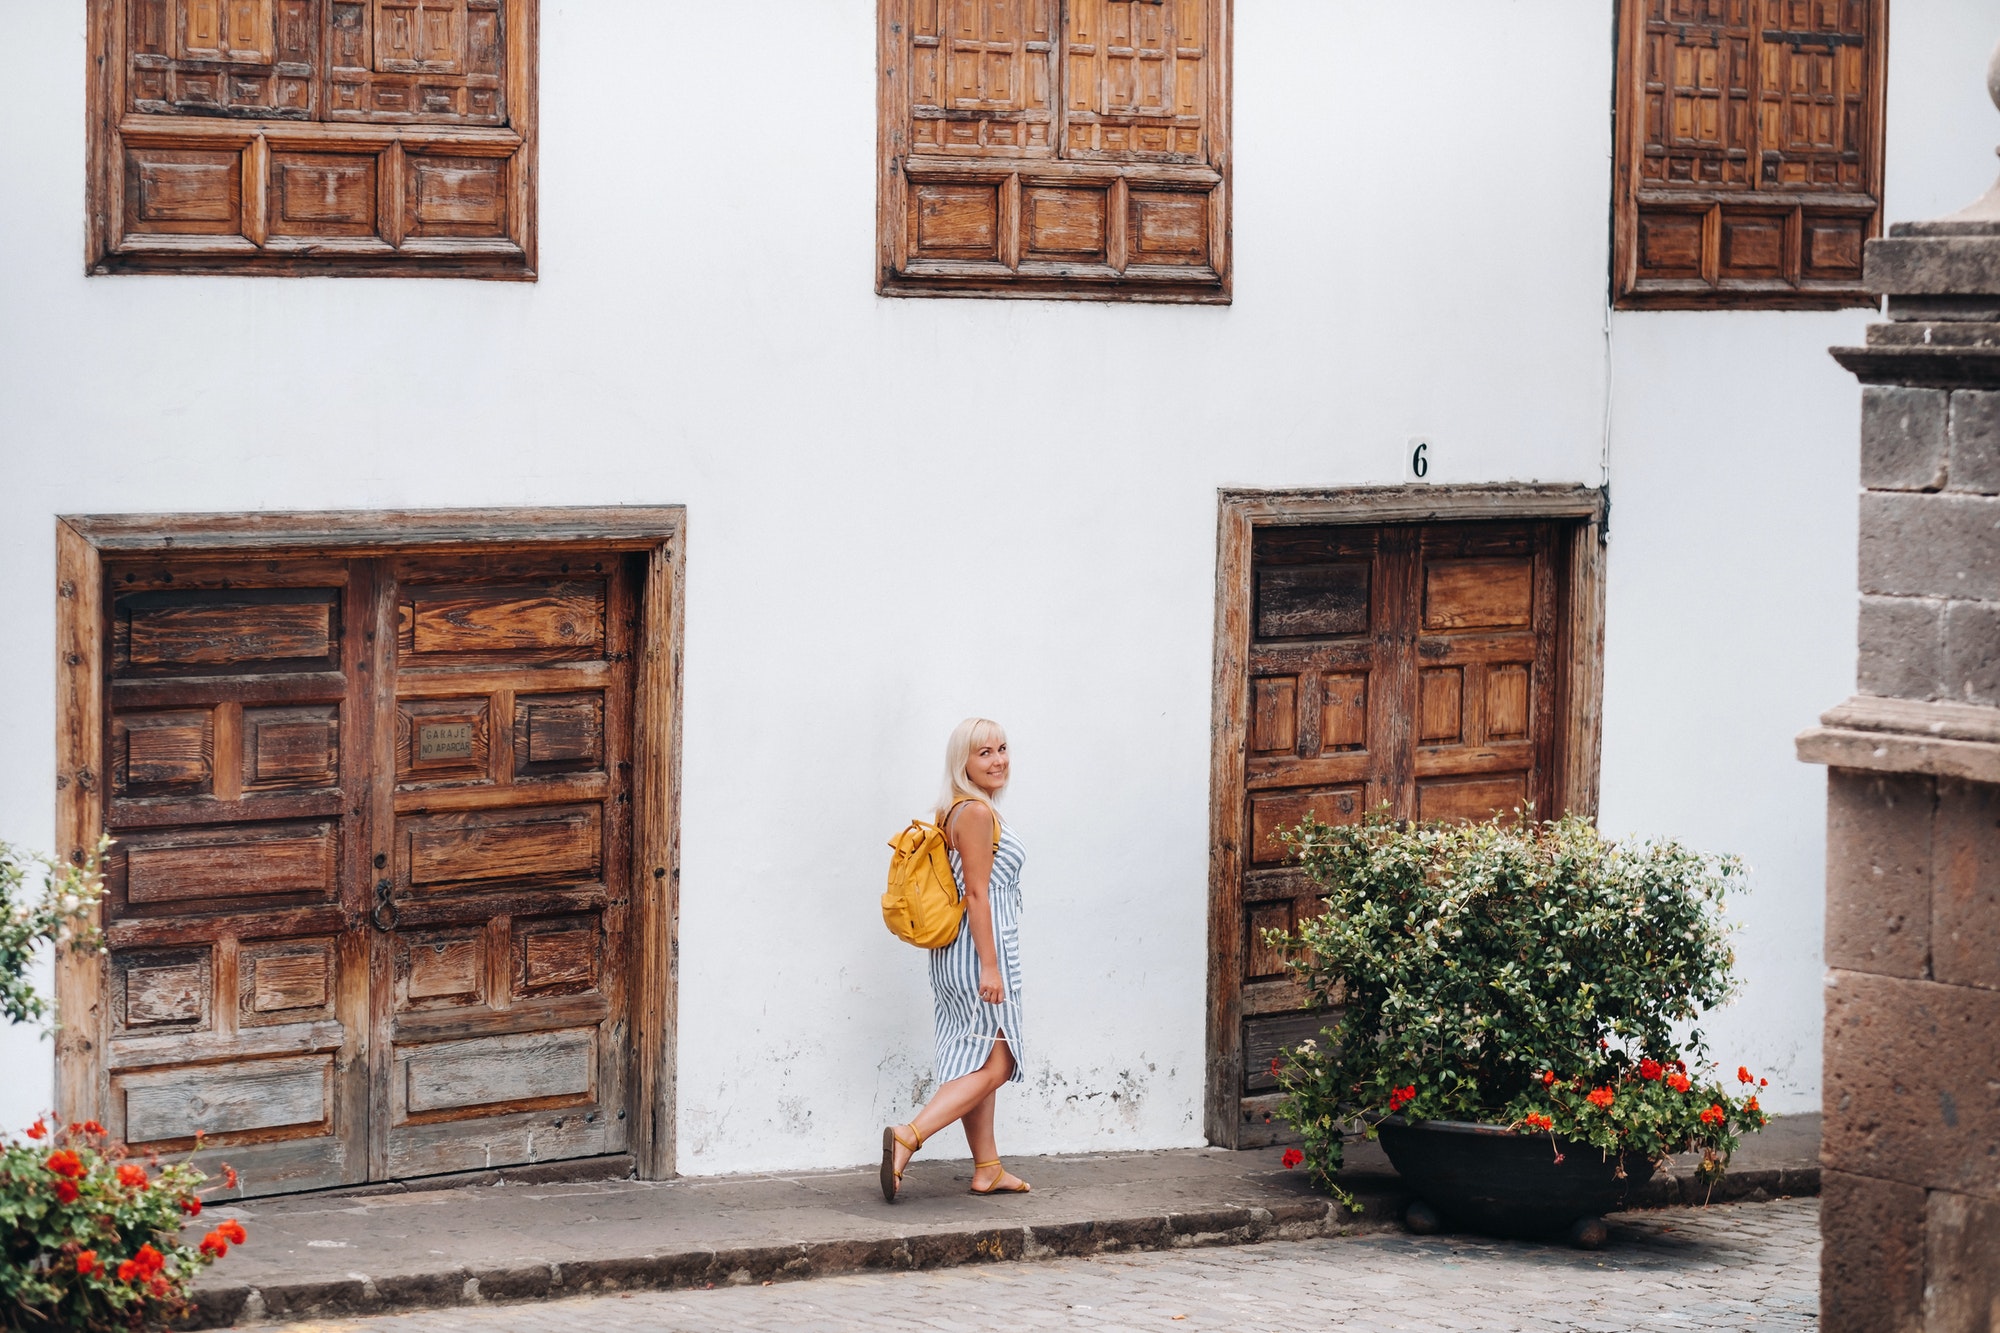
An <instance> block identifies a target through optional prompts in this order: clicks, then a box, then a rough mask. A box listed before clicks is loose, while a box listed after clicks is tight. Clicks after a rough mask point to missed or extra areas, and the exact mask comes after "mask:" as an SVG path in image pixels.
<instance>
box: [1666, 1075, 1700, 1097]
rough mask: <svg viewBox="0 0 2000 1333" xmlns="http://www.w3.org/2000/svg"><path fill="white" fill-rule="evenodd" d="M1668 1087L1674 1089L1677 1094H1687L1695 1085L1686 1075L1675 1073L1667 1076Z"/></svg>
mask: <svg viewBox="0 0 2000 1333" xmlns="http://www.w3.org/2000/svg"><path fill="white" fill-rule="evenodd" d="M1667 1086H1668V1087H1670V1088H1672V1089H1673V1090H1674V1091H1675V1092H1686V1091H1687V1090H1688V1089H1689V1088H1691V1087H1693V1086H1694V1084H1693V1082H1692V1081H1690V1080H1689V1078H1688V1076H1687V1075H1686V1074H1681V1073H1673V1074H1669V1075H1667Z"/></svg>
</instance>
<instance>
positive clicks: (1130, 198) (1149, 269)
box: [879, 0, 1228, 301]
mask: <svg viewBox="0 0 2000 1333" xmlns="http://www.w3.org/2000/svg"><path fill="white" fill-rule="evenodd" d="M881 3H882V24H883V29H882V31H883V67H884V73H885V78H884V90H883V105H882V110H881V114H882V122H883V147H882V155H883V161H882V186H881V196H882V200H881V227H882V237H881V254H882V273H881V279H880V283H879V287H880V290H881V291H883V292H884V293H885V294H897V295H932V294H952V293H959V294H980V295H1000V296H1005V295H1024V296H1042V297H1047V296H1068V297H1086V298H1098V299H1140V300H1183V301H1216V300H1226V299H1227V298H1228V276H1227V267H1226V255H1225V253H1224V245H1223V242H1224V239H1225V238H1226V235H1227V230H1228V211H1227V195H1226V193H1225V189H1226V166H1227V155H1226V152H1224V151H1223V150H1222V147H1221V145H1222V144H1223V143H1225V142H1226V135H1224V134H1220V133H1218V129H1217V127H1216V126H1215V125H1214V124H1213V123H1212V120H1213V117H1212V111H1211V109H1212V108H1213V107H1214V106H1217V105H1226V98H1227V82H1226V62H1225V60H1224V58H1223V57H1222V56H1221V55H1219V54H1218V48H1221V47H1225V46H1226V42H1227V36H1226V34H1227V17H1228V0H1068V3H1067V4H1066V5H1064V6H1062V8H1061V10H1060V13H1061V14H1062V15H1063V16H1064V17H1063V19H1062V23H1063V30H1062V31H1061V32H1058V31H1057V30H1056V27H1057V19H1058V13H1059V11H1058V7H1057V6H1056V5H1055V3H1054V0H984V2H983V3H982V2H980V0H881Z"/></svg>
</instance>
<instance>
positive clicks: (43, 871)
mask: <svg viewBox="0 0 2000 1333" xmlns="http://www.w3.org/2000/svg"><path fill="white" fill-rule="evenodd" d="M109 846H110V841H109V840H108V839H107V840H106V841H104V842H102V843H100V844H98V847H97V850H96V852H95V853H94V854H93V855H91V856H89V857H87V858H86V859H85V860H84V862H83V864H82V865H76V866H66V865H63V864H62V863H61V862H59V861H56V860H54V859H52V858H50V857H46V856H32V855H29V854H27V853H24V852H21V851H18V850H16V849H15V848H13V847H10V846H9V845H7V844H6V843H4V842H0V1016H4V1017H5V1018H6V1019H7V1021H8V1022H10V1023H27V1022H31V1021H33V1020H36V1019H40V1018H42V1017H44V1016H46V1015H47V1013H48V1001H47V1000H45V999H43V998H42V996H41V995H39V994H37V993H36V991H35V988H34V987H33V986H32V985H30V984H29V982H28V967H29V964H30V963H32V962H33V961H34V957H35V950H37V949H38V948H40V947H41V946H42V945H44V944H53V945H57V946H58V947H60V946H64V945H68V946H72V947H75V948H81V949H94V948H96V947H97V933H96V931H95V930H93V929H92V928H91V926H90V924H89V922H90V918H91V914H92V913H93V912H94V911H95V910H96V907H97V900H98V899H99V898H100V897H102V896H103V894H104V880H103V877H102V875H101V874H100V867H101V866H102V864H103V859H104V851H105V848H107V847H109ZM31 874H32V875H34V876H36V877H38V878H39V879H40V880H41V886H40V888H39V889H38V890H34V891H30V889H29V879H30V876H31Z"/></svg>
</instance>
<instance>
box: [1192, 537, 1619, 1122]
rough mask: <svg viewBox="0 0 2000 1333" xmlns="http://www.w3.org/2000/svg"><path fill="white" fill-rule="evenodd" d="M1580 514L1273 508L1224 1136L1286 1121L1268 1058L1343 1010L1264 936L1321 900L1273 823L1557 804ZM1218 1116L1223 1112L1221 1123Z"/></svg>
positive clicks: (1238, 902) (1454, 815)
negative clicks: (1310, 1000)
mask: <svg viewBox="0 0 2000 1333" xmlns="http://www.w3.org/2000/svg"><path fill="white" fill-rule="evenodd" d="M1578 539H1579V531H1578V525H1576V524H1574V523H1557V522H1525V523H1490V522H1488V523H1439V524H1385V525H1381V526H1370V527H1359V526H1357V527H1345V526H1343V527H1324V528H1315V527H1290V526H1287V527H1270V528H1262V529H1259V530H1257V531H1256V533H1255V536H1254V538H1253V540H1252V543H1251V556H1252V562H1251V563H1252V569H1251V584H1250V605H1249V606H1248V607H1247V630H1248V634H1247V643H1246V644H1244V645H1243V647H1244V650H1245V655H1244V657H1243V659H1242V660H1243V661H1244V664H1245V677H1244V679H1243V680H1242V681H1241V687H1242V688H1243V689H1244V690H1245V692H1246V695H1245V699H1244V702H1245V704H1246V705H1247V717H1246V718H1245V726H1244V745H1243V749H1242V752H1241V754H1240V757H1239V758H1237V759H1236V761H1235V762H1236V763H1238V764H1240V769H1239V771H1238V773H1237V774H1235V775H1232V776H1234V777H1235V778H1236V781H1237V783H1238V786H1237V788H1236V791H1237V794H1238V799H1236V800H1234V801H1233V802H1232V804H1233V806H1234V811H1233V816H1229V818H1232V819H1233V821H1234V823H1235V827H1234V828H1230V829H1227V830H1225V833H1226V836H1227V839H1228V841H1229V842H1230V844H1231V845H1232V847H1233V848H1234V851H1235V856H1234V860H1233V862H1232V872H1231V878H1232V879H1233V881H1234V882H1233V883H1232V884H1231V885H1230V886H1228V887H1229V888H1230V889H1231V890H1233V892H1232V893H1231V894H1230V898H1231V901H1230V902H1229V903H1228V907H1227V911H1228V915H1229V917H1230V920H1229V921H1228V922H1227V923H1225V926H1224V928H1225V929H1226V930H1227V931H1228V932H1229V935H1230V936H1231V938H1227V939H1219V941H1218V947H1221V948H1226V949H1230V950H1232V951H1233V954H1234V956H1233V957H1230V958H1227V959H1225V960H1224V962H1225V964H1226V965H1225V966H1224V967H1222V968H1220V969H1218V974H1219V977H1220V984H1221V985H1222V986H1223V987H1224V988H1225V989H1226V993H1224V994H1220V995H1217V996H1213V997H1211V998H1212V1002H1214V1003H1216V1004H1218V1005H1220V1006H1222V1007H1223V1013H1224V1016H1225V1017H1224V1021H1225V1023H1226V1024H1227V1028H1228V1031H1227V1036H1228V1037H1232V1038H1234V1042H1233V1044H1234V1046H1235V1051H1234V1052H1233V1057H1234V1058H1231V1059H1227V1060H1225V1061H1223V1062H1222V1067H1221V1072H1222V1074H1223V1076H1224V1077H1226V1078H1227V1079H1228V1080H1229V1081H1230V1083H1232V1084H1233V1085H1234V1086H1233V1087H1232V1088H1230V1089H1229V1090H1228V1092H1227V1093H1226V1094H1225V1097H1224V1100H1225V1101H1226V1104H1227V1108H1228V1120H1229V1123H1228V1125H1227V1126H1226V1130H1225V1132H1224V1133H1223V1135H1222V1137H1223V1138H1227V1139H1233V1140H1234V1141H1235V1142H1236V1143H1237V1144H1238V1145H1239V1146H1254V1145H1256V1144H1260V1143H1268V1142H1271V1141H1273V1140H1274V1139H1277V1138H1279V1137H1283V1136H1284V1135H1285V1133H1286V1131H1285V1130H1284V1127H1283V1124H1282V1122H1281V1121H1280V1120H1278V1119H1277V1117H1276V1115H1275V1111H1276V1108H1277V1105H1278V1102H1279V1101H1280V1098H1279V1097H1278V1096H1277V1095H1276V1093H1277V1086H1278V1085H1277V1079H1276V1078H1275V1076H1273V1074H1272V1073H1271V1061H1272V1060H1273V1058H1275V1057H1276V1056H1278V1054H1279V1053H1280V1051H1282V1050H1283V1049H1284V1048H1286V1047H1288V1046H1294V1045H1297V1044H1298V1043H1299V1042H1300V1041H1302V1040H1304V1039H1305V1038H1307V1037H1316V1036H1317V1035H1318V1034H1319V1032H1320V1031H1321V1029H1322V1028H1324V1027H1325V1026H1327V1025H1328V1024H1329V1023H1330V1022H1332V1021H1333V1020H1334V1019H1335V1017H1336V1015H1334V1014H1331V1013H1329V1012H1327V1011H1324V1010H1308V1009H1302V1008H1301V1006H1302V1004H1304V1002H1305V1000H1306V998H1307V996H1306V993H1305V991H1304V988H1303V987H1302V986H1300V985H1299V984H1298V983H1297V982H1296V981H1294V980H1293V979H1292V978H1291V976H1290V975H1289V973H1288V972H1287V971H1286V967H1285V955H1284V953H1283V952H1282V951H1281V950H1277V949H1273V948H1271V947H1270V946H1269V945H1267V944H1266V943H1265V942H1264V934H1265V932H1266V931H1267V930H1287V931H1288V930H1293V929H1295V928H1296V927H1297V926H1298V924H1299V922H1300V921H1301V920H1303V919H1305V918H1306V917H1308V916H1310V915H1312V914H1314V913H1316V912H1317V911H1319V910H1320V909H1319V899H1318V894H1317V891H1316V889H1315V887H1314V886H1313V884H1312V882H1311V881H1310V880H1308V879H1307V878H1306V876H1305V875H1304V874H1303V873H1302V872H1301V871H1300V870H1299V869H1298V868H1297V867H1296V866H1295V865H1293V864H1292V863H1291V862H1290V858H1289V856H1288V854H1287V852H1286V849H1285V848H1284V846H1283V845H1282V844H1281V843H1280V842H1279V841H1278V838H1277V834H1278V832H1279V830H1281V829H1287V828H1291V827H1293V826H1294V825H1296V824H1298V823H1299V822H1300V821H1301V820H1303V819H1304V818H1306V816H1308V815H1312V816H1315V817H1317V818H1318V819H1319V820H1321V821H1322V822H1324V823H1328V824H1343V823H1351V822H1354V821H1356V820H1359V819H1361V818H1362V817H1363V816H1364V815H1365V814H1367V813H1368V812H1370V811H1376V810H1383V811H1387V812H1388V813H1389V814H1390V815H1391V816H1393V817H1394V818H1397V819H1410V820H1457V819H1484V818H1487V817H1488V816H1491V815H1494V814H1503V815H1506V814H1511V813H1512V812H1514V811H1516V810H1529V809H1532V811H1533V812H1534V813H1535V815H1536V816H1537V817H1548V816H1551V815H1553V814H1555V813H1559V811H1558V809H1557V806H1558V803H1559V794H1560V791H1561V786H1560V784H1559V782H1558V768H1559V763H1560V760H1561V758H1562V754H1561V750H1562V745H1561V742H1562V740H1563V734H1564V726H1563V721H1564V717H1565V714H1566V713H1568V712H1569V711H1571V708H1572V699H1571V691H1570V688H1569V681H1568V679H1567V677H1568V674H1569V673H1568V672H1567V671H1566V669H1565V666H1566V663H1567V660H1568V657H1569V650H1570V645H1569V644H1567V643H1566V642H1565V640H1566V638H1567V636H1568V632H1569V631H1568V628H1567V627H1568V624H1569V615H1568V603H1569V600H1570V595H1571V590H1570V587H1569V584H1570V582H1571V579H1570V577H1569V571H1570V565H1571V555H1572V549H1573V546H1574V543H1575V542H1576V541H1577V540H1578ZM1214 1128H1215V1127H1214V1126H1212V1130H1213V1129H1214Z"/></svg>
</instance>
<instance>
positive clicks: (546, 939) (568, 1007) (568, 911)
mask: <svg viewBox="0 0 2000 1333" xmlns="http://www.w3.org/2000/svg"><path fill="white" fill-rule="evenodd" d="M413 12H416V13H418V14H419V15H422V14H428V13H429V12H430V11H429V10H428V9H426V8H424V7H423V6H414V7H413ZM478 12H479V6H478V5H476V4H468V5H466V6H464V7H462V8H461V9H457V10H450V11H448V12H446V19H445V20H440V21H439V22H440V23H441V24H442V26H441V27H438V28H437V29H435V32H437V33H440V34H442V36H440V37H439V38H438V40H440V41H442V40H445V39H447V38H449V37H451V35H452V34H453V33H455V32H456V31H457V29H455V28H453V27H452V26H451V25H452V23H455V22H457V21H458V19H459V17H464V18H465V21H466V22H468V23H470V22H471V21H472V18H471V16H474V15H476V13H478ZM447 20H448V21H447ZM203 31H206V30H205V29H204V30H203ZM399 40H400V39H399ZM104 593H105V602H104V606H105V615H104V618H103V622H104V629H105V633H106V635H107V637H106V639H105V641H104V643H103V649H104V656H103V663H104V671H105V680H104V682H103V686H104V690H105V694H106V700H107V707H106V713H105V717H104V722H103V731H102V733H101V743H102V746H103V756H104V758H103V763H104V766H105V770H106V775H107V780H106V783H105V789H106V794H107V796H108V798H109V799H108V801H107V811H108V816H109V820H108V822H109V830H110V832H111V833H112V834H113V835H114V837H115V838H116V842H115V845H114V849H113V852H112V854H111V857H110V861H109V863H108V865H107V867H106V881H107V901H106V929H107V943H108V946H109V948H108V951H107V956H106V960H105V964H104V967H105V987H104V999H105V1003H104V1005H103V1006H102V1012H103V1013H104V1016H105V1028H104V1036H105V1040H104V1043H103V1046H104V1049H105V1061H104V1071H105V1072H104V1075H103V1077H104V1082H103V1083H102V1084H101V1085H100V1087H101V1096H102V1098H103V1100H102V1103H101V1104H102V1105H103V1107H104V1108H105V1110H106V1114H107V1116H108V1117H109V1118H107V1119H106V1123H107V1124H108V1125H110V1126H111V1127H112V1129H113V1131H114V1132H115V1133H121V1134H125V1135H128V1136H130V1137H131V1138H132V1139H133V1141H134V1142H135V1143H137V1144H140V1145H142V1146H143V1147H146V1148H149V1149H150V1148H158V1149H160V1150H162V1151H167V1150H173V1151H179V1150H181V1149H192V1148H193V1147H194V1142H193V1140H194V1135H195V1133H196V1132H197V1131H200V1132H201V1133H202V1134H203V1135H205V1136H206V1139H205V1141H204V1146H203V1147H202V1148H201V1149H200V1157H201V1160H202V1161H203V1162H204V1163H205V1164H207V1165H208V1166H210V1167H213V1166H215V1164H216V1163H217V1162H218V1161H219V1160H221V1159H222V1158H224V1157H226V1158H227V1159H228V1160H229V1161H230V1163H231V1164H232V1165H234V1166H236V1167H237V1169H238V1171H239V1172H240V1173H241V1175H242V1177H243V1180H244V1183H245V1188H246V1190H247V1191H248V1192H250V1193H253V1194H256V1193H273V1192H279V1191H284V1190H291V1189H302V1188H318V1187H323V1186H327V1185H337V1184H352V1183H356V1182H358V1181H362V1180H366V1179H371V1178H374V1179H385V1178H389V1177H392V1176H398V1175H413V1174H414V1175H421V1174H429V1173H438V1172H446V1171H452V1170H458V1169H463V1168H466V1167H471V1166H498V1165H506V1164H509V1163H514V1162H524V1161H545V1160H549V1159H551V1158H553V1157H561V1156H590V1155H598V1154H603V1153H615V1152H619V1151H623V1150H624V1149H625V1148H626V1147H627V1145H628V1143H629V1133H630V1129H631V1116H630V1114H629V1112H630V1109H631V1108H630V1106H629V1104H628V1102H627V1100H626V1098H627V1096H628V1091H629V1088H628V1079H629V1072H630V1062H629V1059H628V1050H629V1045H628V1043H629V1032H630V1029H631V1023H632V1016H631V1013H630V1011H629V1008H628V992H629V985H628V978H627V976H626V969H627V968H628V966H629V960H630V958H631V949H630V948H629V945H628V941H629V939H630V931H631V926H630V921H629V918H630V916H631V913H632V910H633V909H632V904H631V900H630V890H629V883H630V874H631V864H630V861H631V856H632V838H633V834H632V803H631V799H630V792H631V782H632V778H631V774H632V771H633V767H634V765H633V762H632V746H633V736H632V731H633V720H632V715H633V698H634V686H635V682H634V672H635V667H634V661H635V654H634V652H633V640H634V635H635V633H636V628H635V627H636V624H637V620H638V616H637V610H636V605H637V601H636V599H637V589H636V587H635V578H634V570H633V568H632V565H631V562H630V560H629V559H628V557H626V556H624V555H621V554H612V553H599V552H593V551H589V550H585V551H584V552H583V553H582V554H581V555H571V556H567V557H564V556H557V557H554V558H551V557H548V556H543V555H527V556H522V555H500V556H482V557H478V558H469V559H468V558H441V559H432V560H408V561H405V560H401V559H398V558H394V557H378V558H357V559H352V560H345V559H327V558H319V557H298V558H281V559H270V558H265V557H259V558H257V559H254V560H251V559H240V558H239V559H234V560H231V559H223V558H186V559H180V558H167V557H133V558H131V559H129V560H123V561H119V560H114V561H112V562H110V563H109V564H108V566H107V567H106V569H105V571H104ZM371 1033H372V1039H371V1036H370V1034H371ZM551 1113H554V1114H553V1118H551ZM557 1121H560V1122H561V1123H560V1124H557V1123H556V1122H557Z"/></svg>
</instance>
